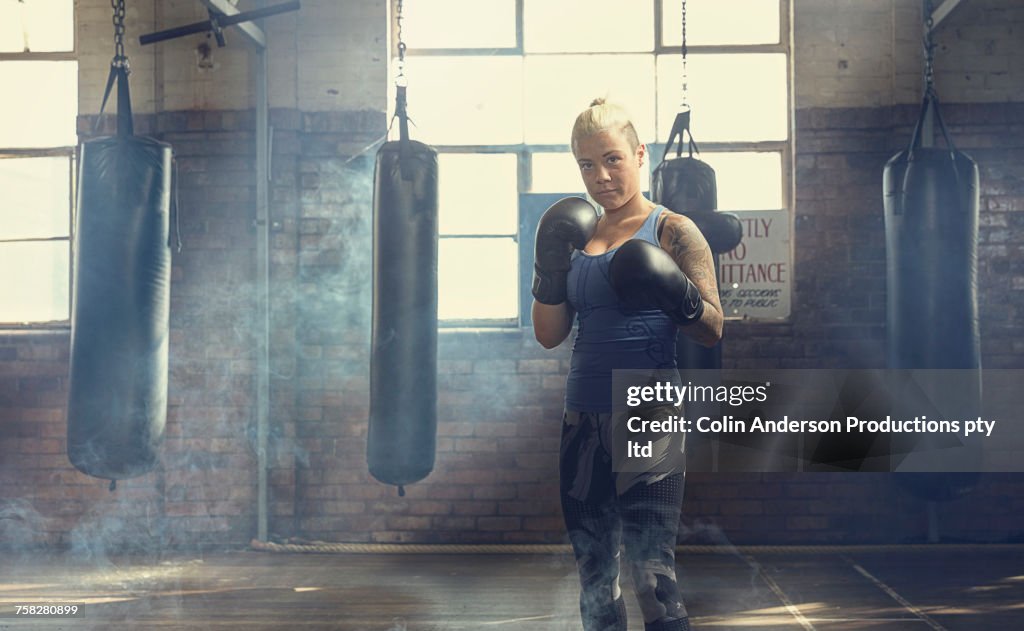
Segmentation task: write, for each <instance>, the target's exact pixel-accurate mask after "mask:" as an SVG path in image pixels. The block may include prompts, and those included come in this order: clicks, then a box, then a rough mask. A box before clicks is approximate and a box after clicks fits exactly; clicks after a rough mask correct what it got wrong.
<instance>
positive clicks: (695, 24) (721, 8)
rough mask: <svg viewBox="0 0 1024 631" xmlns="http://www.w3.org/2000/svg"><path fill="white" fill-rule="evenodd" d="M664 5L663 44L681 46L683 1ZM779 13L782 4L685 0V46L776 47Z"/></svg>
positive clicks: (669, 0)
mask: <svg viewBox="0 0 1024 631" xmlns="http://www.w3.org/2000/svg"><path fill="white" fill-rule="evenodd" d="M662 2H664V4H663V5H662V7H663V8H662V13H661V14H662V16H663V17H662V22H661V24H662V27H661V32H662V35H661V37H662V44H663V45H665V46H681V45H682V43H683V37H682V35H683V23H682V18H683V13H682V4H683V3H682V0H662ZM779 10H780V8H779V0H686V44H687V45H688V46H709V45H723V44H777V43H779V30H780V25H779Z"/></svg>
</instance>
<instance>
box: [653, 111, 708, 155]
mask: <svg viewBox="0 0 1024 631" xmlns="http://www.w3.org/2000/svg"><path fill="white" fill-rule="evenodd" d="M684 133H685V134H688V135H689V136H690V141H689V143H688V145H689V147H688V148H689V151H690V157H691V158H692V157H693V154H694V153H700V149H698V148H697V143H696V142H694V140H693V132H691V131H690V110H686V111H685V112H679V113H678V114H676V119H675V121H673V122H672V132H671V133H670V134H669V136H668V142H667V143H665V153H664V154H662V156H661V161H662V162H664V161H665V160H666V159H667V158H668V152H669V150H670V149H671V148H672V143H673V142H675V141H676V139H677V138H678V139H679V144H678V145H676V157H677V158H681V157H683V134H684Z"/></svg>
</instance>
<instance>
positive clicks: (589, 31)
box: [523, 0, 654, 53]
mask: <svg viewBox="0 0 1024 631" xmlns="http://www.w3.org/2000/svg"><path fill="white" fill-rule="evenodd" d="M653 34H654V5H653V3H651V2H637V1H636V0H625V1H624V0H560V1H559V2H552V1H551V0H525V4H524V6H523V47H524V49H525V51H526V52H527V53H583V52H640V51H652V50H654V37H653Z"/></svg>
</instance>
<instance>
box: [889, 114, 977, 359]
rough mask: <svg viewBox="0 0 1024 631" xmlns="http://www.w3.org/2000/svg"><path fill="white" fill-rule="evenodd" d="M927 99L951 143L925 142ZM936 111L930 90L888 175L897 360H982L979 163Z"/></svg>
mask: <svg viewBox="0 0 1024 631" xmlns="http://www.w3.org/2000/svg"><path fill="white" fill-rule="evenodd" d="M929 107H933V108H934V111H935V114H936V118H937V120H938V122H939V126H940V128H941V129H942V133H943V134H944V136H945V139H946V143H947V145H948V147H947V148H939V147H922V146H921V145H920V142H921V127H922V124H923V121H924V117H925V115H926V111H927V110H928V108H929ZM938 112H939V110H938V104H937V102H936V101H935V99H934V97H931V96H930V97H926V100H925V103H924V105H923V106H922V108H921V115H920V117H919V118H918V122H917V126H916V127H915V128H914V134H913V137H912V140H911V143H910V146H909V147H908V148H907V149H905V150H903V151H901V152H899V153H897V154H896V155H895V156H893V157H892V158H891V159H890V160H889V161H888V163H886V165H885V171H884V172H883V176H882V177H883V187H884V190H885V240H886V255H887V262H888V277H887V279H888V294H889V300H888V311H887V316H888V326H889V366H890V367H891V368H980V367H981V351H980V337H979V332H978V295H977V282H978V281H977V275H978V252H977V243H978V166H977V165H976V164H975V163H974V161H973V160H972V159H971V158H969V157H968V156H967V155H965V154H964V153H962V152H960V151H957V150H956V148H955V147H954V146H953V142H952V140H951V139H950V137H949V134H948V132H947V131H946V127H945V125H944V124H942V118H941V115H939V113H938ZM922 324H926V326H922Z"/></svg>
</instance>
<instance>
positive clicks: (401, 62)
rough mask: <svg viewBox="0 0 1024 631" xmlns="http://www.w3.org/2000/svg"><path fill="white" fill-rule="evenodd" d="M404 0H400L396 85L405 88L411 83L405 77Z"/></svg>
mask: <svg viewBox="0 0 1024 631" xmlns="http://www.w3.org/2000/svg"><path fill="white" fill-rule="evenodd" d="M402 20H403V17H402V0H398V20H397V22H398V74H397V75H396V76H395V85H396V86H398V87H400V88H403V87H405V86H407V85H408V84H409V81H408V79H406V77H405V42H404V41H402Z"/></svg>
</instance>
